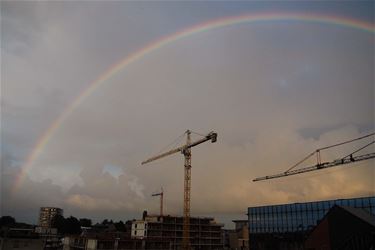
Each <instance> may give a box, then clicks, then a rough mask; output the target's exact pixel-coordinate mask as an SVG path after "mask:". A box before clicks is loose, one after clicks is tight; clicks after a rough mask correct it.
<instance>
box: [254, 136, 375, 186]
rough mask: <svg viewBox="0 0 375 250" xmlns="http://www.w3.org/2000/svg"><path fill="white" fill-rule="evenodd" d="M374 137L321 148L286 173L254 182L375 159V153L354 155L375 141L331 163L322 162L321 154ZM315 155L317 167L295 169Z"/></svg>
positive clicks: (359, 138) (261, 178)
mask: <svg viewBox="0 0 375 250" xmlns="http://www.w3.org/2000/svg"><path fill="white" fill-rule="evenodd" d="M374 135H375V133H371V134H368V135H365V136H362V137H358V138H355V139H352V140H349V141H344V142H340V143H337V144H334V145H331V146H327V147H323V148H319V149H317V150H315V151H314V152H312V153H311V154H309V155H308V156H306V157H305V158H303V159H302V160H301V161H299V162H297V163H296V164H294V165H293V166H292V167H290V168H289V169H288V170H286V171H285V172H283V173H279V174H274V175H266V176H263V177H258V178H255V179H254V180H253V181H264V180H269V179H274V178H280V177H286V176H290V175H296V174H302V173H306V172H311V171H316V170H320V169H326V168H330V167H335V166H339V165H344V164H349V163H353V162H359V161H364V160H369V159H373V158H375V152H372V153H368V154H362V155H357V156H354V154H355V153H358V152H359V151H361V150H363V149H365V148H367V147H369V146H370V145H372V144H374V143H375V140H372V141H371V142H369V143H367V144H365V145H364V146H362V147H360V148H358V149H356V150H355V151H354V152H352V153H350V154H347V155H345V156H344V157H342V158H339V159H336V160H334V161H330V162H322V158H321V155H320V153H321V152H322V151H323V150H326V149H329V148H334V147H338V146H342V145H344V144H349V143H352V142H354V141H361V140H362V141H363V140H364V139H365V138H368V137H371V136H374ZM314 155H315V156H316V164H315V165H313V166H308V167H303V168H299V169H295V168H296V167H297V166H299V165H300V164H301V163H303V162H305V161H306V160H307V159H309V158H311V157H313V156H314Z"/></svg>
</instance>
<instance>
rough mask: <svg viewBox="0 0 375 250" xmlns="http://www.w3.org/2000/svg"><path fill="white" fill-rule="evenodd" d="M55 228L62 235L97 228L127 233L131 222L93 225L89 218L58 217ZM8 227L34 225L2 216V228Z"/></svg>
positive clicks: (54, 223) (105, 222) (0, 222)
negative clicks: (109, 228) (107, 228)
mask: <svg viewBox="0 0 375 250" xmlns="http://www.w3.org/2000/svg"><path fill="white" fill-rule="evenodd" d="M51 226H52V227H53V228H57V230H58V232H59V233H60V234H80V233H81V232H82V228H94V229H95V228H96V229H102V228H106V227H111V228H112V229H113V230H115V231H118V232H126V231H128V230H130V227H131V221H127V222H126V223H124V222H123V221H121V220H120V221H118V222H114V221H113V220H107V219H105V220H103V221H102V222H101V223H96V224H94V225H93V224H92V221H91V219H87V218H80V219H77V218H76V217H74V216H69V217H67V218H65V217H64V216H62V215H56V216H55V217H54V218H53V219H52V225H51ZM3 227H8V228H33V227H34V225H29V224H26V223H20V222H17V221H16V220H15V219H14V218H13V217H11V216H2V217H0V228H3Z"/></svg>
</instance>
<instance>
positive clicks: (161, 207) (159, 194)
mask: <svg viewBox="0 0 375 250" xmlns="http://www.w3.org/2000/svg"><path fill="white" fill-rule="evenodd" d="M151 196H160V216H163V196H164V191H163V188H161V192H160V193H155V194H152V195H151Z"/></svg>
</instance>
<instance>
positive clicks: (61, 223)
mask: <svg viewBox="0 0 375 250" xmlns="http://www.w3.org/2000/svg"><path fill="white" fill-rule="evenodd" d="M51 224H52V227H54V228H57V231H58V232H59V233H61V234H64V233H65V231H66V227H65V224H66V223H65V218H64V217H63V216H62V215H60V214H57V215H55V216H54V217H53V219H52V223H51Z"/></svg>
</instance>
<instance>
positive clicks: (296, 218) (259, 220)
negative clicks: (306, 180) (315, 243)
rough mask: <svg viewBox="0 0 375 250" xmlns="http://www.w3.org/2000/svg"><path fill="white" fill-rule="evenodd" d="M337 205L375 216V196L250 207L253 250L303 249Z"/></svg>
mask: <svg viewBox="0 0 375 250" xmlns="http://www.w3.org/2000/svg"><path fill="white" fill-rule="evenodd" d="M334 205H338V206H347V207H354V208H361V209H364V210H366V211H368V212H370V213H372V214H375V197H360V198H352V199H339V200H326V201H315V202H306V203H293V204H282V205H270V206H259V207H249V208H248V221H249V234H250V237H249V239H250V248H251V249H284V248H285V249H303V242H304V240H305V238H306V235H307V233H308V232H310V231H311V230H312V229H313V228H314V227H315V226H316V225H317V224H318V223H319V221H320V220H322V218H323V217H324V216H325V214H326V213H327V212H328V211H329V210H330V209H331V208H332V207H333V206H334Z"/></svg>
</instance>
